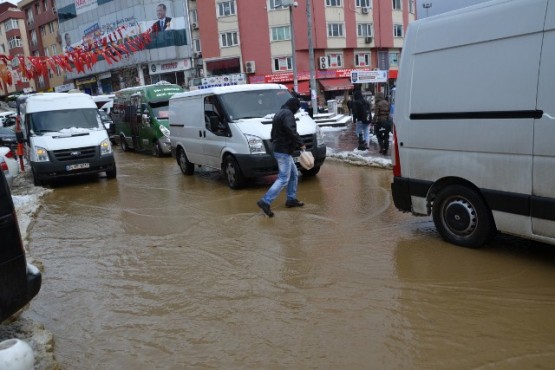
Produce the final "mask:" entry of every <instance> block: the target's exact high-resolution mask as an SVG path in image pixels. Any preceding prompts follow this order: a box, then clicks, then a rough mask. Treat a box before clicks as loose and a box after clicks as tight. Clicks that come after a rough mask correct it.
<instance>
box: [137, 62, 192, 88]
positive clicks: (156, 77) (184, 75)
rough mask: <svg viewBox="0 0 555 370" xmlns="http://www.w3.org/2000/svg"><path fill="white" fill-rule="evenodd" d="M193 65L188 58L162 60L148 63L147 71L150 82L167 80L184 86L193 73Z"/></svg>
mask: <svg viewBox="0 0 555 370" xmlns="http://www.w3.org/2000/svg"><path fill="white" fill-rule="evenodd" d="M192 68H193V65H192V63H191V59H190V58H186V59H178V60H170V61H164V62H160V63H149V65H148V73H149V76H150V82H151V83H157V82H159V81H167V82H169V83H172V84H175V85H178V86H182V87H184V86H186V81H189V78H190V76H191V75H192V73H193V69H192Z"/></svg>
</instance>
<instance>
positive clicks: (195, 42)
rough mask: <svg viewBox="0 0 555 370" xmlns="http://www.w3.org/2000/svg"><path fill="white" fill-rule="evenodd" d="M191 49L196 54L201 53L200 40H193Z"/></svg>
mask: <svg viewBox="0 0 555 370" xmlns="http://www.w3.org/2000/svg"><path fill="white" fill-rule="evenodd" d="M193 49H194V51H196V52H197V53H200V52H202V49H201V47H200V39H194V40H193Z"/></svg>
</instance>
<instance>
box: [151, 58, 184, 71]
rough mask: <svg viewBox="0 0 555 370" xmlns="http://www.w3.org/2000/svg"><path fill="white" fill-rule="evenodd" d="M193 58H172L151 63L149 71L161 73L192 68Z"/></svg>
mask: <svg viewBox="0 0 555 370" xmlns="http://www.w3.org/2000/svg"><path fill="white" fill-rule="evenodd" d="M191 68H192V65H191V59H181V60H172V61H169V62H163V63H150V65H149V73H150V74H151V75H157V74H161V73H171V72H178V71H184V70H187V69H191Z"/></svg>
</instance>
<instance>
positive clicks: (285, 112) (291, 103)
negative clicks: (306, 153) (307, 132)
mask: <svg viewBox="0 0 555 370" xmlns="http://www.w3.org/2000/svg"><path fill="white" fill-rule="evenodd" d="M299 107H300V102H299V99H295V98H291V99H289V100H287V102H285V104H284V105H283V106H282V107H281V109H280V110H279V112H277V113H276V114H275V115H274V119H273V121H272V143H273V144H274V152H277V153H285V154H289V155H292V154H293V153H294V152H295V150H298V149H300V148H301V147H302V146H303V142H302V140H301V137H300V136H299V133H298V132H297V122H296V121H295V113H296V112H297V111H298V110H299Z"/></svg>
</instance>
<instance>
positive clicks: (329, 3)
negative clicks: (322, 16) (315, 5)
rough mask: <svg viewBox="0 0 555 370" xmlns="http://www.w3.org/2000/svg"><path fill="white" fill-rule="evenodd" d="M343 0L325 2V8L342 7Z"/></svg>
mask: <svg viewBox="0 0 555 370" xmlns="http://www.w3.org/2000/svg"><path fill="white" fill-rule="evenodd" d="M342 2H343V0H326V6H342Z"/></svg>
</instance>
